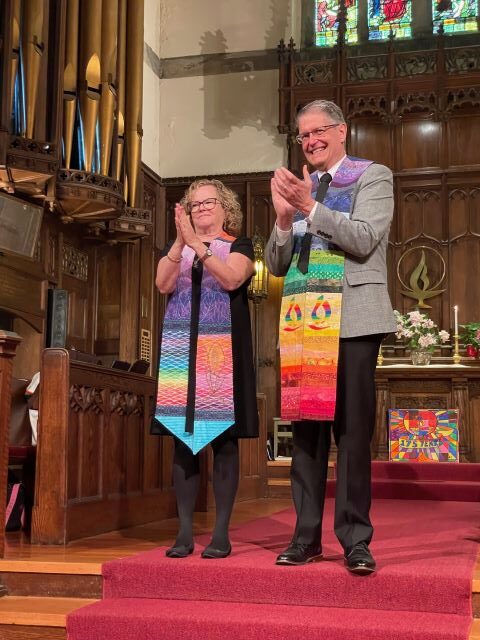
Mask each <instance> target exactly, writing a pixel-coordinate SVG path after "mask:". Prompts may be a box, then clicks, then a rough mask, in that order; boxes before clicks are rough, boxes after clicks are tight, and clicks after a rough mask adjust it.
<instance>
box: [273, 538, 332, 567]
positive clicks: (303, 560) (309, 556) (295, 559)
mask: <svg viewBox="0 0 480 640" xmlns="http://www.w3.org/2000/svg"><path fill="white" fill-rule="evenodd" d="M321 558H322V550H321V549H320V547H319V546H318V544H302V543H301V542H292V543H291V544H290V546H289V547H288V548H287V549H285V551H284V552H283V553H281V554H280V555H279V556H278V557H277V560H276V562H275V564H294V565H295V564H307V562H316V561H317V560H321Z"/></svg>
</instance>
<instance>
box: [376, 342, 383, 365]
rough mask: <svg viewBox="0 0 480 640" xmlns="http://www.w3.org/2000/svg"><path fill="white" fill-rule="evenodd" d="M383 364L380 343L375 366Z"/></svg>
mask: <svg viewBox="0 0 480 640" xmlns="http://www.w3.org/2000/svg"><path fill="white" fill-rule="evenodd" d="M382 364H383V353H382V345H380V349H379V350H378V356H377V367H381V366H382Z"/></svg>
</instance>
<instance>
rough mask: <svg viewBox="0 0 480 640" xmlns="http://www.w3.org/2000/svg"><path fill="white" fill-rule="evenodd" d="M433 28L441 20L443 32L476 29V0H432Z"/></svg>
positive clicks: (437, 25)
mask: <svg viewBox="0 0 480 640" xmlns="http://www.w3.org/2000/svg"><path fill="white" fill-rule="evenodd" d="M432 13H433V30H434V32H435V33H436V32H437V31H438V27H439V26H440V24H441V23H442V22H443V30H444V32H445V33H459V32H462V31H477V30H478V24H477V15H478V0H432Z"/></svg>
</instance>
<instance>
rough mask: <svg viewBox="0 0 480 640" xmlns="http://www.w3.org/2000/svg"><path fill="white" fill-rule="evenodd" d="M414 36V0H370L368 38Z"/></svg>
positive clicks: (385, 38) (380, 38) (382, 38)
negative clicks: (391, 35)
mask: <svg viewBox="0 0 480 640" xmlns="http://www.w3.org/2000/svg"><path fill="white" fill-rule="evenodd" d="M391 32H393V34H394V35H395V38H411V37H412V0H368V38H369V40H387V39H388V37H389V36H390V33H391Z"/></svg>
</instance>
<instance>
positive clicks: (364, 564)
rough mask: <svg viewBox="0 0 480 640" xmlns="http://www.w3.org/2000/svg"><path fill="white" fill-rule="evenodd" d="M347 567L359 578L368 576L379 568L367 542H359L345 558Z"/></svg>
mask: <svg viewBox="0 0 480 640" xmlns="http://www.w3.org/2000/svg"><path fill="white" fill-rule="evenodd" d="M345 566H346V567H347V569H348V570H349V571H350V572H351V573H355V574H356V575H357V576H368V575H370V574H371V573H373V572H374V571H375V569H376V568H377V564H376V562H375V560H374V559H373V556H372V554H371V553H370V549H369V548H368V545H367V543H366V542H359V543H358V544H356V545H355V546H354V547H353V548H352V549H351V550H350V551H349V553H348V554H347V555H346V556H345Z"/></svg>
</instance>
